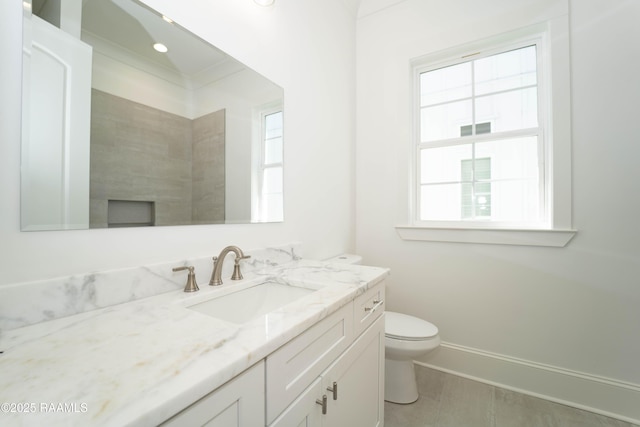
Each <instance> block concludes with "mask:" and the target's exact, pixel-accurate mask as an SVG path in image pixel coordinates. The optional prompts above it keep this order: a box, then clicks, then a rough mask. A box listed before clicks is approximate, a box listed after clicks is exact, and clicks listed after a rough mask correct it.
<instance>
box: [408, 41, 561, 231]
mask: <svg viewBox="0 0 640 427" xmlns="http://www.w3.org/2000/svg"><path fill="white" fill-rule="evenodd" d="M541 58H542V40H541V39H540V38H532V39H531V38H530V39H526V40H523V41H521V42H519V43H514V44H509V45H502V46H499V47H498V48H494V49H489V50H485V51H483V52H480V53H477V52H469V53H468V54H467V55H463V56H462V57H460V56H459V57H458V58H457V59H455V60H452V61H448V62H445V63H442V62H440V63H438V64H435V65H433V64H425V65H422V66H418V67H416V68H415V72H416V74H415V79H416V87H417V101H418V102H417V103H416V104H417V105H416V108H417V111H416V115H415V117H416V119H417V120H416V121H417V126H416V127H417V129H416V134H417V138H416V170H417V180H416V181H417V185H416V187H417V188H416V202H417V203H416V204H415V206H416V212H415V215H416V222H417V223H421V224H426V225H441V226H442V225H445V226H450V225H458V226H465V227H469V226H470V227H514V226H517V227H530V228H544V227H546V226H547V224H548V223H549V206H548V205H549V197H548V194H549V191H548V167H547V164H546V153H547V150H548V146H547V141H546V139H545V137H546V135H547V130H546V117H547V111H545V107H546V105H547V104H546V102H545V101H544V92H543V90H542V89H543V88H544V85H545V82H544V78H545V76H544V73H543V66H542V60H541Z"/></svg>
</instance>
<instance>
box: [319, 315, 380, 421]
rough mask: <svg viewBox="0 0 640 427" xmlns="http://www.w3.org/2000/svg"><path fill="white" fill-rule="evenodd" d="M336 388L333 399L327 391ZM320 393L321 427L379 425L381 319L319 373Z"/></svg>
mask: <svg viewBox="0 0 640 427" xmlns="http://www.w3.org/2000/svg"><path fill="white" fill-rule="evenodd" d="M336 386H337V392H336V394H335V395H334V394H333V392H332V391H330V390H329V389H334V388H335V387H336ZM322 389H323V393H326V394H327V397H328V405H327V414H326V415H324V416H323V425H324V426H349V427H376V426H381V425H382V424H383V420H384V315H382V316H380V317H379V318H378V319H377V320H376V321H375V322H374V323H373V324H372V325H371V326H370V327H369V328H368V329H367V330H366V331H365V332H364V333H363V334H362V335H361V336H360V337H359V338H358V339H357V340H356V341H355V342H354V344H353V345H352V346H351V347H350V348H349V349H348V350H347V351H346V352H345V353H343V354H342V355H341V356H340V357H339V358H338V359H337V360H336V361H335V362H334V363H333V364H332V365H331V366H330V367H329V368H328V369H327V370H326V371H325V372H324V373H323V375H322ZM334 398H335V399H334Z"/></svg>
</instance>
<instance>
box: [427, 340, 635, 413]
mask: <svg viewBox="0 0 640 427" xmlns="http://www.w3.org/2000/svg"><path fill="white" fill-rule="evenodd" d="M415 363H417V364H419V365H422V366H426V367H429V368H433V369H436V370H440V371H443V372H448V373H451V374H455V375H459V376H462V377H465V378H469V379H473V380H476V381H480V382H483V383H486V384H491V385H495V386H498V387H502V388H505V389H509V390H513V391H517V392H520V393H524V394H528V395H532V396H535V397H540V398H542V399H547V400H550V401H553V402H557V403H561V404H564V405H568V406H573V407H575V408H579V409H584V410H586V411H590V412H595V413H597V414H601V415H606V416H608V417H612V418H616V419H619V420H623V421H627V422H630V423H633V424H640V405H639V402H640V385H638V384H633V383H627V382H623V381H618V380H613V379H610V378H605V377H600V376H596V375H591V374H586V373H584V372H577V371H572V370H569V369H563V368H558V367H555V366H550V365H545V364H541V363H536V362H531V361H528V360H523V359H518V358H513V357H509V356H504V355H501V354H496V353H490V352H486V351H482V350H478V349H474V348H470V347H464V346H460V345H456V344H451V343H446V342H443V343H442V344H441V346H440V347H439V348H438V349H436V350H435V351H433V352H431V353H429V354H427V355H426V356H425V357H423V358H421V359H420V360H416V361H415Z"/></svg>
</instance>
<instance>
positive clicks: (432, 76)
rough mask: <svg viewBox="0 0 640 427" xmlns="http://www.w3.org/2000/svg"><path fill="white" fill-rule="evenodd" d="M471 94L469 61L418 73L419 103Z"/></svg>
mask: <svg viewBox="0 0 640 427" xmlns="http://www.w3.org/2000/svg"><path fill="white" fill-rule="evenodd" d="M470 96H471V62H465V63H463V64H458V65H453V66H451V67H445V68H440V69H438V70H433V71H428V72H426V73H422V74H420V105H421V106H426V105H433V104H439V103H441V102H447V101H454V100H456V99H462V98H468V97H470Z"/></svg>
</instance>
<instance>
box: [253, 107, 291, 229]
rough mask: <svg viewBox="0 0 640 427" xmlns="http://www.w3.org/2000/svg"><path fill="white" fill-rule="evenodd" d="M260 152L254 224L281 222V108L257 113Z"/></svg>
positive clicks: (282, 166)
mask: <svg viewBox="0 0 640 427" xmlns="http://www.w3.org/2000/svg"><path fill="white" fill-rule="evenodd" d="M260 123H261V125H260V149H259V165H258V170H257V191H256V192H255V194H256V199H257V200H256V202H257V203H256V209H255V211H254V217H255V218H254V219H255V221H257V222H278V221H282V220H283V219H284V212H283V202H284V197H283V196H284V191H283V172H284V165H283V157H284V156H283V154H284V153H283V114H282V108H281V107H280V106H278V107H276V108H271V109H268V110H264V111H262V112H261V113H260Z"/></svg>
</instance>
